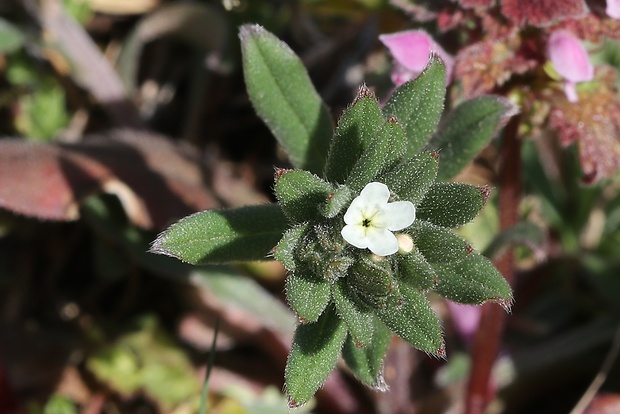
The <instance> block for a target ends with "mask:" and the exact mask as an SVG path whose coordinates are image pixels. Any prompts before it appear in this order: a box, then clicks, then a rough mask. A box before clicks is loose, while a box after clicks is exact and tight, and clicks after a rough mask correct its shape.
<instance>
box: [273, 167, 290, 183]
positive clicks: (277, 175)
mask: <svg viewBox="0 0 620 414" xmlns="http://www.w3.org/2000/svg"><path fill="white" fill-rule="evenodd" d="M289 171H291V170H289V169H286V168H279V167H276V168H275V170H274V172H273V178H274V180H275V181H276V182H277V181H278V180H279V179H280V178H282V176H283V175H284V174H286V173H287V172H289Z"/></svg>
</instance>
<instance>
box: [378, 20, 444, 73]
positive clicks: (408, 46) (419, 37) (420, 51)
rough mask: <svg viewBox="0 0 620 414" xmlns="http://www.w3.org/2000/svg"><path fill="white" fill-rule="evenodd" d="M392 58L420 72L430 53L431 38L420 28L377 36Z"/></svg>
mask: <svg viewBox="0 0 620 414" xmlns="http://www.w3.org/2000/svg"><path fill="white" fill-rule="evenodd" d="M379 40H380V41H381V42H382V43H383V44H384V45H385V46H386V47H387V48H388V49H389V50H390V53H392V56H394V59H396V61H397V62H398V63H400V64H401V65H403V66H404V67H406V68H407V69H409V70H410V71H413V72H418V73H419V72H422V71H423V70H424V68H425V67H426V64H427V63H428V58H429V56H430V54H431V47H432V45H433V39H432V38H431V37H430V36H429V35H428V34H427V33H426V32H423V31H421V30H407V31H404V32H398V33H391V34H385V35H381V36H379Z"/></svg>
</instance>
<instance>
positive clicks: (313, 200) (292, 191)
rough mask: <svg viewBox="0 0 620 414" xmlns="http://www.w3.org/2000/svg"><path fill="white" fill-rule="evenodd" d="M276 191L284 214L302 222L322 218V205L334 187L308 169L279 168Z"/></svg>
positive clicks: (296, 221) (295, 221)
mask: <svg viewBox="0 0 620 414" xmlns="http://www.w3.org/2000/svg"><path fill="white" fill-rule="evenodd" d="M274 191H275V194H276V198H277V199H278V204H280V206H281V207H282V210H283V211H284V214H286V216H287V217H288V218H289V219H291V221H293V222H294V223H300V222H302V221H311V220H317V219H319V218H321V212H320V207H321V206H323V205H324V204H325V203H326V202H327V200H328V197H329V196H330V194H331V193H332V192H333V191H334V188H333V187H332V185H331V184H329V183H327V182H325V181H323V180H321V179H320V178H319V177H317V176H316V175H314V174H312V173H310V172H308V171H304V170H284V171H283V172H282V170H279V171H277V172H276V184H275V189H274Z"/></svg>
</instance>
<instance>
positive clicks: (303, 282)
mask: <svg viewBox="0 0 620 414" xmlns="http://www.w3.org/2000/svg"><path fill="white" fill-rule="evenodd" d="M285 291H286V301H287V302H288V304H289V305H290V306H291V308H293V310H294V311H295V313H296V314H297V316H299V317H300V318H301V319H302V320H303V321H304V323H305V322H314V321H316V320H317V319H318V318H319V316H321V314H322V313H323V311H324V310H325V308H326V307H327V304H328V303H329V301H330V299H331V286H330V284H329V282H328V281H327V280H325V279H322V278H318V277H316V276H315V275H313V274H309V273H308V271H307V266H303V264H301V265H300V264H298V265H297V269H296V270H295V272H293V273H291V274H289V275H288V277H287V278H286V284H285Z"/></svg>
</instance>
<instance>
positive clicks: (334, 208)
mask: <svg viewBox="0 0 620 414" xmlns="http://www.w3.org/2000/svg"><path fill="white" fill-rule="evenodd" d="M353 197H354V193H353V191H351V189H350V188H349V187H347V186H344V185H341V186H340V187H338V188H337V189H336V190H335V191H334V192H332V193H331V194H330V195H329V197H328V198H327V201H326V202H325V204H323V205H322V206H321V213H322V214H323V215H324V216H325V217H327V218H334V217H336V216H337V215H338V214H339V213H340V212H341V211H342V210H344V208H345V207H347V206H348V205H349V204H350V203H351V200H353Z"/></svg>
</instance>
